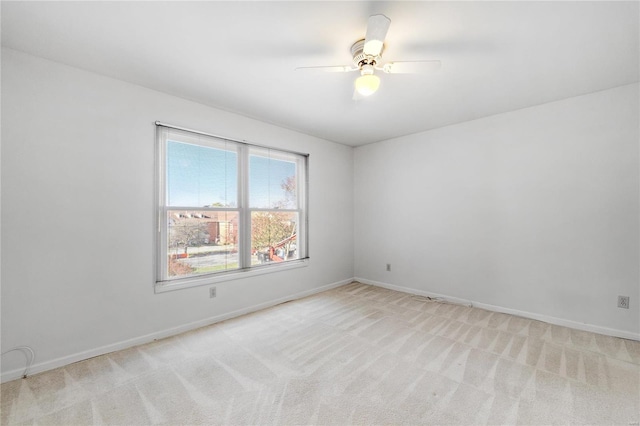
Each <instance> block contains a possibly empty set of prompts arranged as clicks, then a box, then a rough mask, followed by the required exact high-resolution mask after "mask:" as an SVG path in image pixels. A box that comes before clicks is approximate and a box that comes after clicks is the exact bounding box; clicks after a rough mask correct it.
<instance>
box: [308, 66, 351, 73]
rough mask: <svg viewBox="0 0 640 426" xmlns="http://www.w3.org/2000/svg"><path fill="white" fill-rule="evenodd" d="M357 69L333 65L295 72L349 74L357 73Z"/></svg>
mask: <svg viewBox="0 0 640 426" xmlns="http://www.w3.org/2000/svg"><path fill="white" fill-rule="evenodd" d="M357 70H358V68H355V67H352V66H349V65H335V66H328V67H298V68H296V71H305V72H309V71H311V72H351V71H357Z"/></svg>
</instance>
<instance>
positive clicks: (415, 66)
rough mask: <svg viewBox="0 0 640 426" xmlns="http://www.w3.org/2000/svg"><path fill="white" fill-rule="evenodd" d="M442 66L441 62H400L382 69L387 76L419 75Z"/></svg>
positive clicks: (384, 66)
mask: <svg viewBox="0 0 640 426" xmlns="http://www.w3.org/2000/svg"><path fill="white" fill-rule="evenodd" d="M441 66H442V63H441V62H440V61H399V62H387V63H386V64H384V65H383V66H382V68H381V69H382V71H384V72H386V73H387V74H418V73H422V72H428V71H435V70H438V69H440V67H441Z"/></svg>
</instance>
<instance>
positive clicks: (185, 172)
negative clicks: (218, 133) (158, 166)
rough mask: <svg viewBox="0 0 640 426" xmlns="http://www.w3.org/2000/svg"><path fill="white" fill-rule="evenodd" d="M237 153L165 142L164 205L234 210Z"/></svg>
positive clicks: (170, 141)
mask: <svg viewBox="0 0 640 426" xmlns="http://www.w3.org/2000/svg"><path fill="white" fill-rule="evenodd" d="M237 163H238V154H237V153H236V152H234V151H231V150H226V149H217V148H212V147H208V146H201V145H193V144H188V143H183V142H177V141H172V140H169V141H168V142H167V205H169V206H184V207H236V206H237V197H238V195H237V194H238V189H237V186H238V169H237Z"/></svg>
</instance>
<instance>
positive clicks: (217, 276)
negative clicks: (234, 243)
mask: <svg viewBox="0 0 640 426" xmlns="http://www.w3.org/2000/svg"><path fill="white" fill-rule="evenodd" d="M155 124H156V186H157V188H156V201H157V202H156V206H157V207H156V209H157V212H156V232H155V236H156V237H155V247H156V256H155V284H154V289H155V292H156V293H161V292H166V291H173V290H178V289H181V288H190V287H195V286H203V285H209V284H214V283H218V282H224V281H229V280H235V279H240V278H246V277H250V276H254V275H259V274H264V273H272V272H278V271H283V270H288V269H292V268H300V267H304V266H307V264H308V261H309V251H308V213H307V211H308V167H309V165H308V162H309V155H308V154H302V153H297V152H292V151H285V150H282V149H276V148H270V147H265V146H261V145H256V144H250V143H247V142H245V141H237V140H234V139H230V138H225V137H220V136H216V135H212V134H208V133H204V132H199V131H195V130H191V129H186V128H182V127H177V126H173V125H168V124H164V123H161V122H156V123H155ZM171 135H173V136H174V140H178V141H181V142H185V143H191V144H194V145H199V146H209V147H214V148H217V149H229V148H231V149H229V150H230V151H234V152H236V153H237V156H238V157H237V158H238V163H237V172H238V177H237V182H238V188H237V189H238V194H237V202H236V204H237V207H230V208H226V207H199V206H169V205H168V204H167V183H168V182H167V165H166V162H167V152H166V148H167V142H168V140H169V139H170V136H171ZM251 151H258V152H260V151H262V152H265V153H268V154H269V156H270V157H271V158H280V159H286V160H287V161H291V160H294V161H295V162H296V177H297V181H296V197H297V198H296V199H297V207H298V208H296V209H274V208H251V207H250V205H249V156H250V152H251ZM172 210H183V211H188V210H197V211H233V212H238V216H239V217H238V226H239V231H238V232H239V238H238V262H239V268H238V269H232V270H227V271H218V272H212V273H208V274H198V275H190V276H185V277H169V276H168V274H167V270H168V267H167V261H168V255H169V254H168V250H167V248H168V244H167V240H168V235H167V233H168V225H167V214H168V212H170V211H172ZM255 211H278V212H295V213H297V214H298V221H299V223H298V224H297V226H298V231H297V234H298V236H297V243H296V248H297V250H298V259H293V260H288V261H285V262H281V263H269V264H264V265H251V213H252V212H255Z"/></svg>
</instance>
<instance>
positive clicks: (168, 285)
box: [154, 257, 309, 294]
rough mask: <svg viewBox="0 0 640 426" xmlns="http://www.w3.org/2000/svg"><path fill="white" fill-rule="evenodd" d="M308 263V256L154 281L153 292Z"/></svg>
mask: <svg viewBox="0 0 640 426" xmlns="http://www.w3.org/2000/svg"><path fill="white" fill-rule="evenodd" d="M308 265H309V258H308V257H307V258H305V259H299V260H292V261H289V262H286V263H284V264H278V265H264V266H256V267H253V268H250V269H243V270H238V271H233V272H223V273H219V274H215V275H208V276H206V277H191V278H184V279H180V280H173V281H160V282H156V284H155V286H154V290H155V293H156V294H157V293H166V292H168V291H175V290H181V289H183V288H192V287H200V286H205V285H211V284H217V283H221V282H225V281H233V280H239V279H243V278H249V277H254V276H256V275H264V274H272V273H274V272H280V271H287V270H289V269H297V268H305V267H307V266H308Z"/></svg>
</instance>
